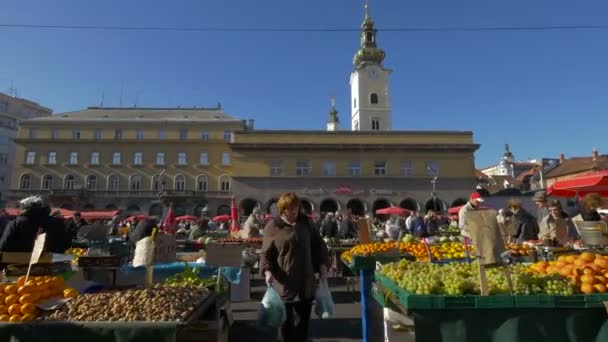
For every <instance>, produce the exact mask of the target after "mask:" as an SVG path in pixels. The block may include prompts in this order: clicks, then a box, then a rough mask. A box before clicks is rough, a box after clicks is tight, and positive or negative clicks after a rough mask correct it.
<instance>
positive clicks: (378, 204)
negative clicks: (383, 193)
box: [372, 198, 392, 216]
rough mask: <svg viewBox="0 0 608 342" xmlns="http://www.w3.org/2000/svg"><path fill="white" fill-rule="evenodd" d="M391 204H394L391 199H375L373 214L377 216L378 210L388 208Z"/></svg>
mask: <svg viewBox="0 0 608 342" xmlns="http://www.w3.org/2000/svg"><path fill="white" fill-rule="evenodd" d="M390 206H392V203H391V201H389V200H387V199H385V198H378V199H377V200H375V201H374V204H372V211H373V215H374V216H376V211H377V210H380V209H384V208H388V207H390Z"/></svg>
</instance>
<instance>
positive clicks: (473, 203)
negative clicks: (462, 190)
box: [458, 191, 484, 238]
mask: <svg viewBox="0 0 608 342" xmlns="http://www.w3.org/2000/svg"><path fill="white" fill-rule="evenodd" d="M483 201H484V199H483V196H481V194H480V193H479V192H477V191H476V192H474V193H472V194H471V196H469V201H468V202H467V204H465V205H463V206H462V208H460V210H459V211H458V228H460V232H461V234H462V236H464V237H468V238H470V236H468V232H467V217H466V216H467V213H468V212H471V211H475V210H479V209H480V207H481V203H483Z"/></svg>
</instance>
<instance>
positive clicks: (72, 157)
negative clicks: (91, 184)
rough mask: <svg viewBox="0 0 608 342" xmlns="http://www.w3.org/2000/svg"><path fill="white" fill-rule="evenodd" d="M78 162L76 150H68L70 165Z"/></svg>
mask: <svg viewBox="0 0 608 342" xmlns="http://www.w3.org/2000/svg"><path fill="white" fill-rule="evenodd" d="M77 164H78V152H70V165H77Z"/></svg>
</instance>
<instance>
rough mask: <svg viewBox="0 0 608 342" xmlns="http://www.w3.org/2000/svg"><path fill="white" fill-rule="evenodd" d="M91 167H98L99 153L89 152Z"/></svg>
mask: <svg viewBox="0 0 608 342" xmlns="http://www.w3.org/2000/svg"><path fill="white" fill-rule="evenodd" d="M91 165H99V152H91Z"/></svg>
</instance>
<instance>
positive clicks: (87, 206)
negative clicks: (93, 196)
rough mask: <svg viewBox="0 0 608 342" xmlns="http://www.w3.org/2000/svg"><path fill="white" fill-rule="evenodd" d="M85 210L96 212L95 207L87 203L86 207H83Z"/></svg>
mask: <svg viewBox="0 0 608 342" xmlns="http://www.w3.org/2000/svg"><path fill="white" fill-rule="evenodd" d="M82 209H83V210H95V206H94V205H92V204H91V203H87V204H85V205H84V207H82Z"/></svg>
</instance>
